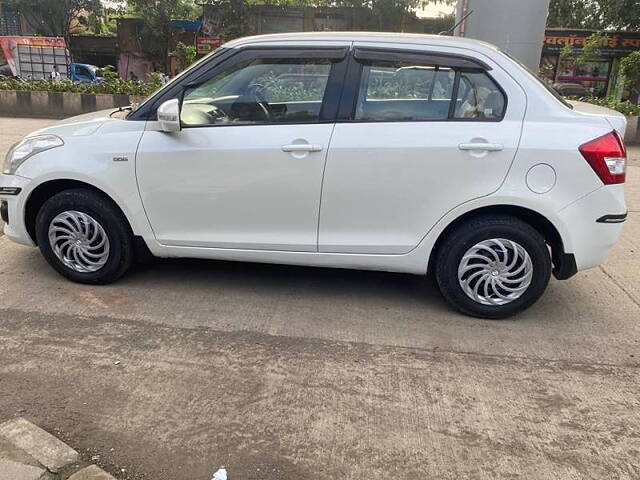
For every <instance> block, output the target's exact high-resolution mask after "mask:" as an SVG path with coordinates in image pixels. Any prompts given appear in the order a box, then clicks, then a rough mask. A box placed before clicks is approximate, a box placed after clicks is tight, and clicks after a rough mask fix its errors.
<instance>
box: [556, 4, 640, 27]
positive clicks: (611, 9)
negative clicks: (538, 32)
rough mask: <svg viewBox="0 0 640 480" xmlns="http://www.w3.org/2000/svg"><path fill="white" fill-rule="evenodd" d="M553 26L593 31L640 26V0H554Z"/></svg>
mask: <svg viewBox="0 0 640 480" xmlns="http://www.w3.org/2000/svg"><path fill="white" fill-rule="evenodd" d="M547 25H548V26H549V27H564V28H586V29H592V30H611V29H614V30H615V29H618V30H634V29H638V28H640V8H639V7H638V0H597V1H595V0H551V4H550V5H549V17H548V19H547Z"/></svg>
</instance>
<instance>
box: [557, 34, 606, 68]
mask: <svg viewBox="0 0 640 480" xmlns="http://www.w3.org/2000/svg"><path fill="white" fill-rule="evenodd" d="M605 41H607V36H606V35H605V34H603V33H594V34H593V35H591V36H590V37H589V38H587V39H586V40H585V42H584V46H583V47H582V51H581V52H580V54H579V55H578V56H577V57H576V59H575V63H576V65H584V64H585V63H588V62H593V61H595V60H598V59H599V58H600V47H601V46H602V44H603V42H605ZM567 46H568V45H567Z"/></svg>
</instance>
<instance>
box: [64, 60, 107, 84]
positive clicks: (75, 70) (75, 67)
mask: <svg viewBox="0 0 640 480" xmlns="http://www.w3.org/2000/svg"><path fill="white" fill-rule="evenodd" d="M99 72H100V70H99V69H98V67H96V66H95V65H89V64H86V63H72V64H71V65H69V78H70V79H71V80H72V81H74V82H80V83H93V82H101V81H102V80H103V78H102V76H101V75H100V73H99Z"/></svg>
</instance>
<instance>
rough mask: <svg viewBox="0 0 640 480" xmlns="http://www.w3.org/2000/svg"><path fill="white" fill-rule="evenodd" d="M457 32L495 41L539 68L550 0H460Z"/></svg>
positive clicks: (522, 59)
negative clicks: (464, 18) (465, 16)
mask: <svg viewBox="0 0 640 480" xmlns="http://www.w3.org/2000/svg"><path fill="white" fill-rule="evenodd" d="M470 11H473V13H472V14H471V15H470V16H469V17H468V18H467V19H466V20H465V21H464V22H463V23H462V24H461V25H460V26H458V27H457V28H456V30H455V32H454V35H456V36H460V37H467V38H476V39H478V40H483V41H485V42H489V43H493V44H494V45H497V46H498V47H500V49H502V50H504V51H505V52H507V53H509V54H510V55H512V56H513V57H516V58H517V59H518V60H520V61H521V62H522V63H524V64H525V65H527V66H528V67H529V68H531V69H532V70H533V71H535V72H537V71H538V67H539V65H540V55H541V53H542V44H543V41H544V30H545V27H546V23H547V15H548V13H549V0H458V7H457V10H456V18H457V21H458V22H459V21H460V20H461V19H462V18H463V17H464V15H465V14H467V13H468V12H470Z"/></svg>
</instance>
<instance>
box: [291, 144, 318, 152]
mask: <svg viewBox="0 0 640 480" xmlns="http://www.w3.org/2000/svg"><path fill="white" fill-rule="evenodd" d="M282 151H283V152H321V151H322V145H311V144H309V143H294V144H291V145H283V146H282Z"/></svg>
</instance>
